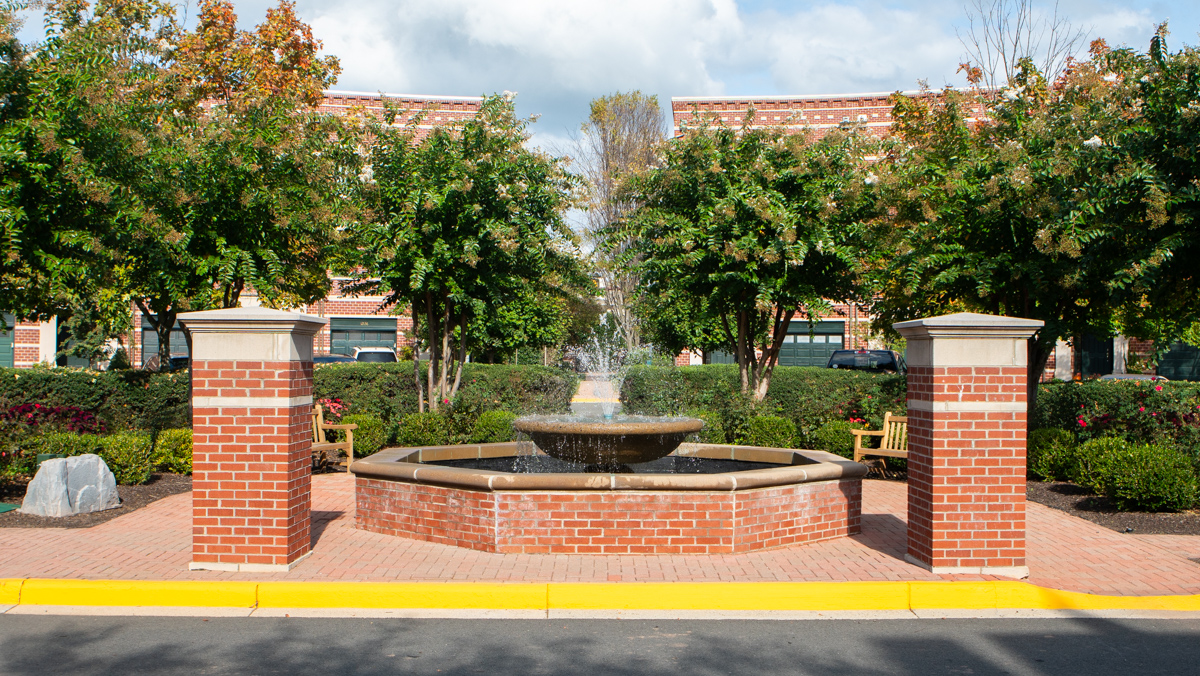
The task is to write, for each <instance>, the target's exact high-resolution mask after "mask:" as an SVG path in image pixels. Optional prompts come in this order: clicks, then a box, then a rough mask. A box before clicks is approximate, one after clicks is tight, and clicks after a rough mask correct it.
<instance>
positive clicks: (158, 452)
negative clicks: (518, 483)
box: [151, 429, 192, 474]
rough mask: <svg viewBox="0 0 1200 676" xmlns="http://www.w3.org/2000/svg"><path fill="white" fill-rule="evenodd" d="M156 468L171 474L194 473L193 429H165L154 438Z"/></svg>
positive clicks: (154, 462) (154, 464)
mask: <svg viewBox="0 0 1200 676" xmlns="http://www.w3.org/2000/svg"><path fill="white" fill-rule="evenodd" d="M151 464H152V465H153V466H154V467H155V468H157V469H160V470H162V471H164V472H170V473H171V474H191V473H192V431H191V430H189V429H177V430H163V431H161V432H159V433H158V437H157V438H156V439H155V440H154V459H153V461H152V463H151Z"/></svg>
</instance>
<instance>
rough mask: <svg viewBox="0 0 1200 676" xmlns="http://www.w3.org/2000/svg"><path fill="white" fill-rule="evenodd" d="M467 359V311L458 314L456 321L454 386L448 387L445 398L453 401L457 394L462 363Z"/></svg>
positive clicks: (460, 379)
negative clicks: (456, 344)
mask: <svg viewBox="0 0 1200 676" xmlns="http://www.w3.org/2000/svg"><path fill="white" fill-rule="evenodd" d="M466 361H467V313H466V312H463V313H461V314H460V315H459V323H458V365H457V366H456V367H455V368H454V386H453V387H451V388H450V396H449V397H446V398H447V399H449V400H451V401H453V400H454V397H455V395H457V394H458V385H459V383H461V382H462V372H463V364H464V363H466Z"/></svg>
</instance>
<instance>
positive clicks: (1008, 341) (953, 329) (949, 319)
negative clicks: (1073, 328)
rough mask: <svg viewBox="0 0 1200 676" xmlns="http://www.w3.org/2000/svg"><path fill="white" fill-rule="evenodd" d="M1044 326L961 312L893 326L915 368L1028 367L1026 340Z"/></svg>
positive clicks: (1036, 323) (1013, 318) (1033, 322)
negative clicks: (903, 339) (906, 345)
mask: <svg viewBox="0 0 1200 676" xmlns="http://www.w3.org/2000/svg"><path fill="white" fill-rule="evenodd" d="M1044 323H1045V322H1042V321H1041V320H1037V319H1021V318H1020V317H997V316H996V315H982V314H977V313H974V312H959V313H956V314H952V315H942V316H940V317H926V318H925V319H914V320H912V321H908V322H899V323H896V324H892V328H894V329H896V330H897V331H899V332H900V335H902V336H904V337H905V338H906V339H907V340H908V351H907V357H906V359H907V361H908V365H909V367H910V368H911V367H914V366H1027V365H1028V363H1029V358H1028V357H1029V350H1028V347H1027V344H1026V339H1027V338H1029V337H1030V336H1032V335H1033V334H1034V333H1036V332H1037V330H1038V329H1040V328H1042V325H1043V324H1044Z"/></svg>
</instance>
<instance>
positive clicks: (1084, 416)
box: [1030, 380, 1200, 456]
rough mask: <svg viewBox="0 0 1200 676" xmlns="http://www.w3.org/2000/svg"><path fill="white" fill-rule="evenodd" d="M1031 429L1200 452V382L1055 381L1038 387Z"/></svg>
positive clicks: (1087, 438) (1192, 453) (1081, 438)
mask: <svg viewBox="0 0 1200 676" xmlns="http://www.w3.org/2000/svg"><path fill="white" fill-rule="evenodd" d="M1030 427H1031V428H1033V429H1042V428H1050V427H1054V428H1058V429H1063V430H1070V431H1071V432H1072V433H1073V434H1074V435H1075V436H1076V437H1077V438H1078V439H1079V440H1080V441H1087V440H1089V439H1096V438H1100V437H1121V438H1123V439H1127V440H1129V441H1132V442H1134V443H1140V444H1145V443H1162V444H1168V445H1172V446H1175V447H1176V448H1178V449H1180V450H1184V451H1186V452H1187V453H1188V454H1189V455H1190V456H1195V455H1196V453H1198V452H1200V383H1189V382H1162V381H1147V380H1091V381H1085V382H1080V383H1074V382H1056V383H1047V384H1045V385H1040V386H1039V387H1038V396H1037V401H1036V402H1035V404H1034V408H1033V411H1032V416H1031V419H1030Z"/></svg>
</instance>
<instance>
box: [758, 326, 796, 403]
mask: <svg viewBox="0 0 1200 676" xmlns="http://www.w3.org/2000/svg"><path fill="white" fill-rule="evenodd" d="M795 314H796V311H795V310H787V311H783V310H781V309H778V308H777V309H776V310H775V321H774V323H773V324H772V326H771V345H770V346H769V347H768V348H767V349H766V350H763V358H762V362H761V363H760V364H759V367H758V376H757V377H756V378H755V384H754V401H755V402H758V403H762V401H763V400H764V399H766V398H767V392H768V391H769V390H770V389H771V376H772V375H774V373H775V367H776V366H777V365H778V364H779V352H780V350H781V349H782V348H783V339H784V338H785V337H786V336H787V330H788V327H789V326H791V324H792V317H793V316H795Z"/></svg>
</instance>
